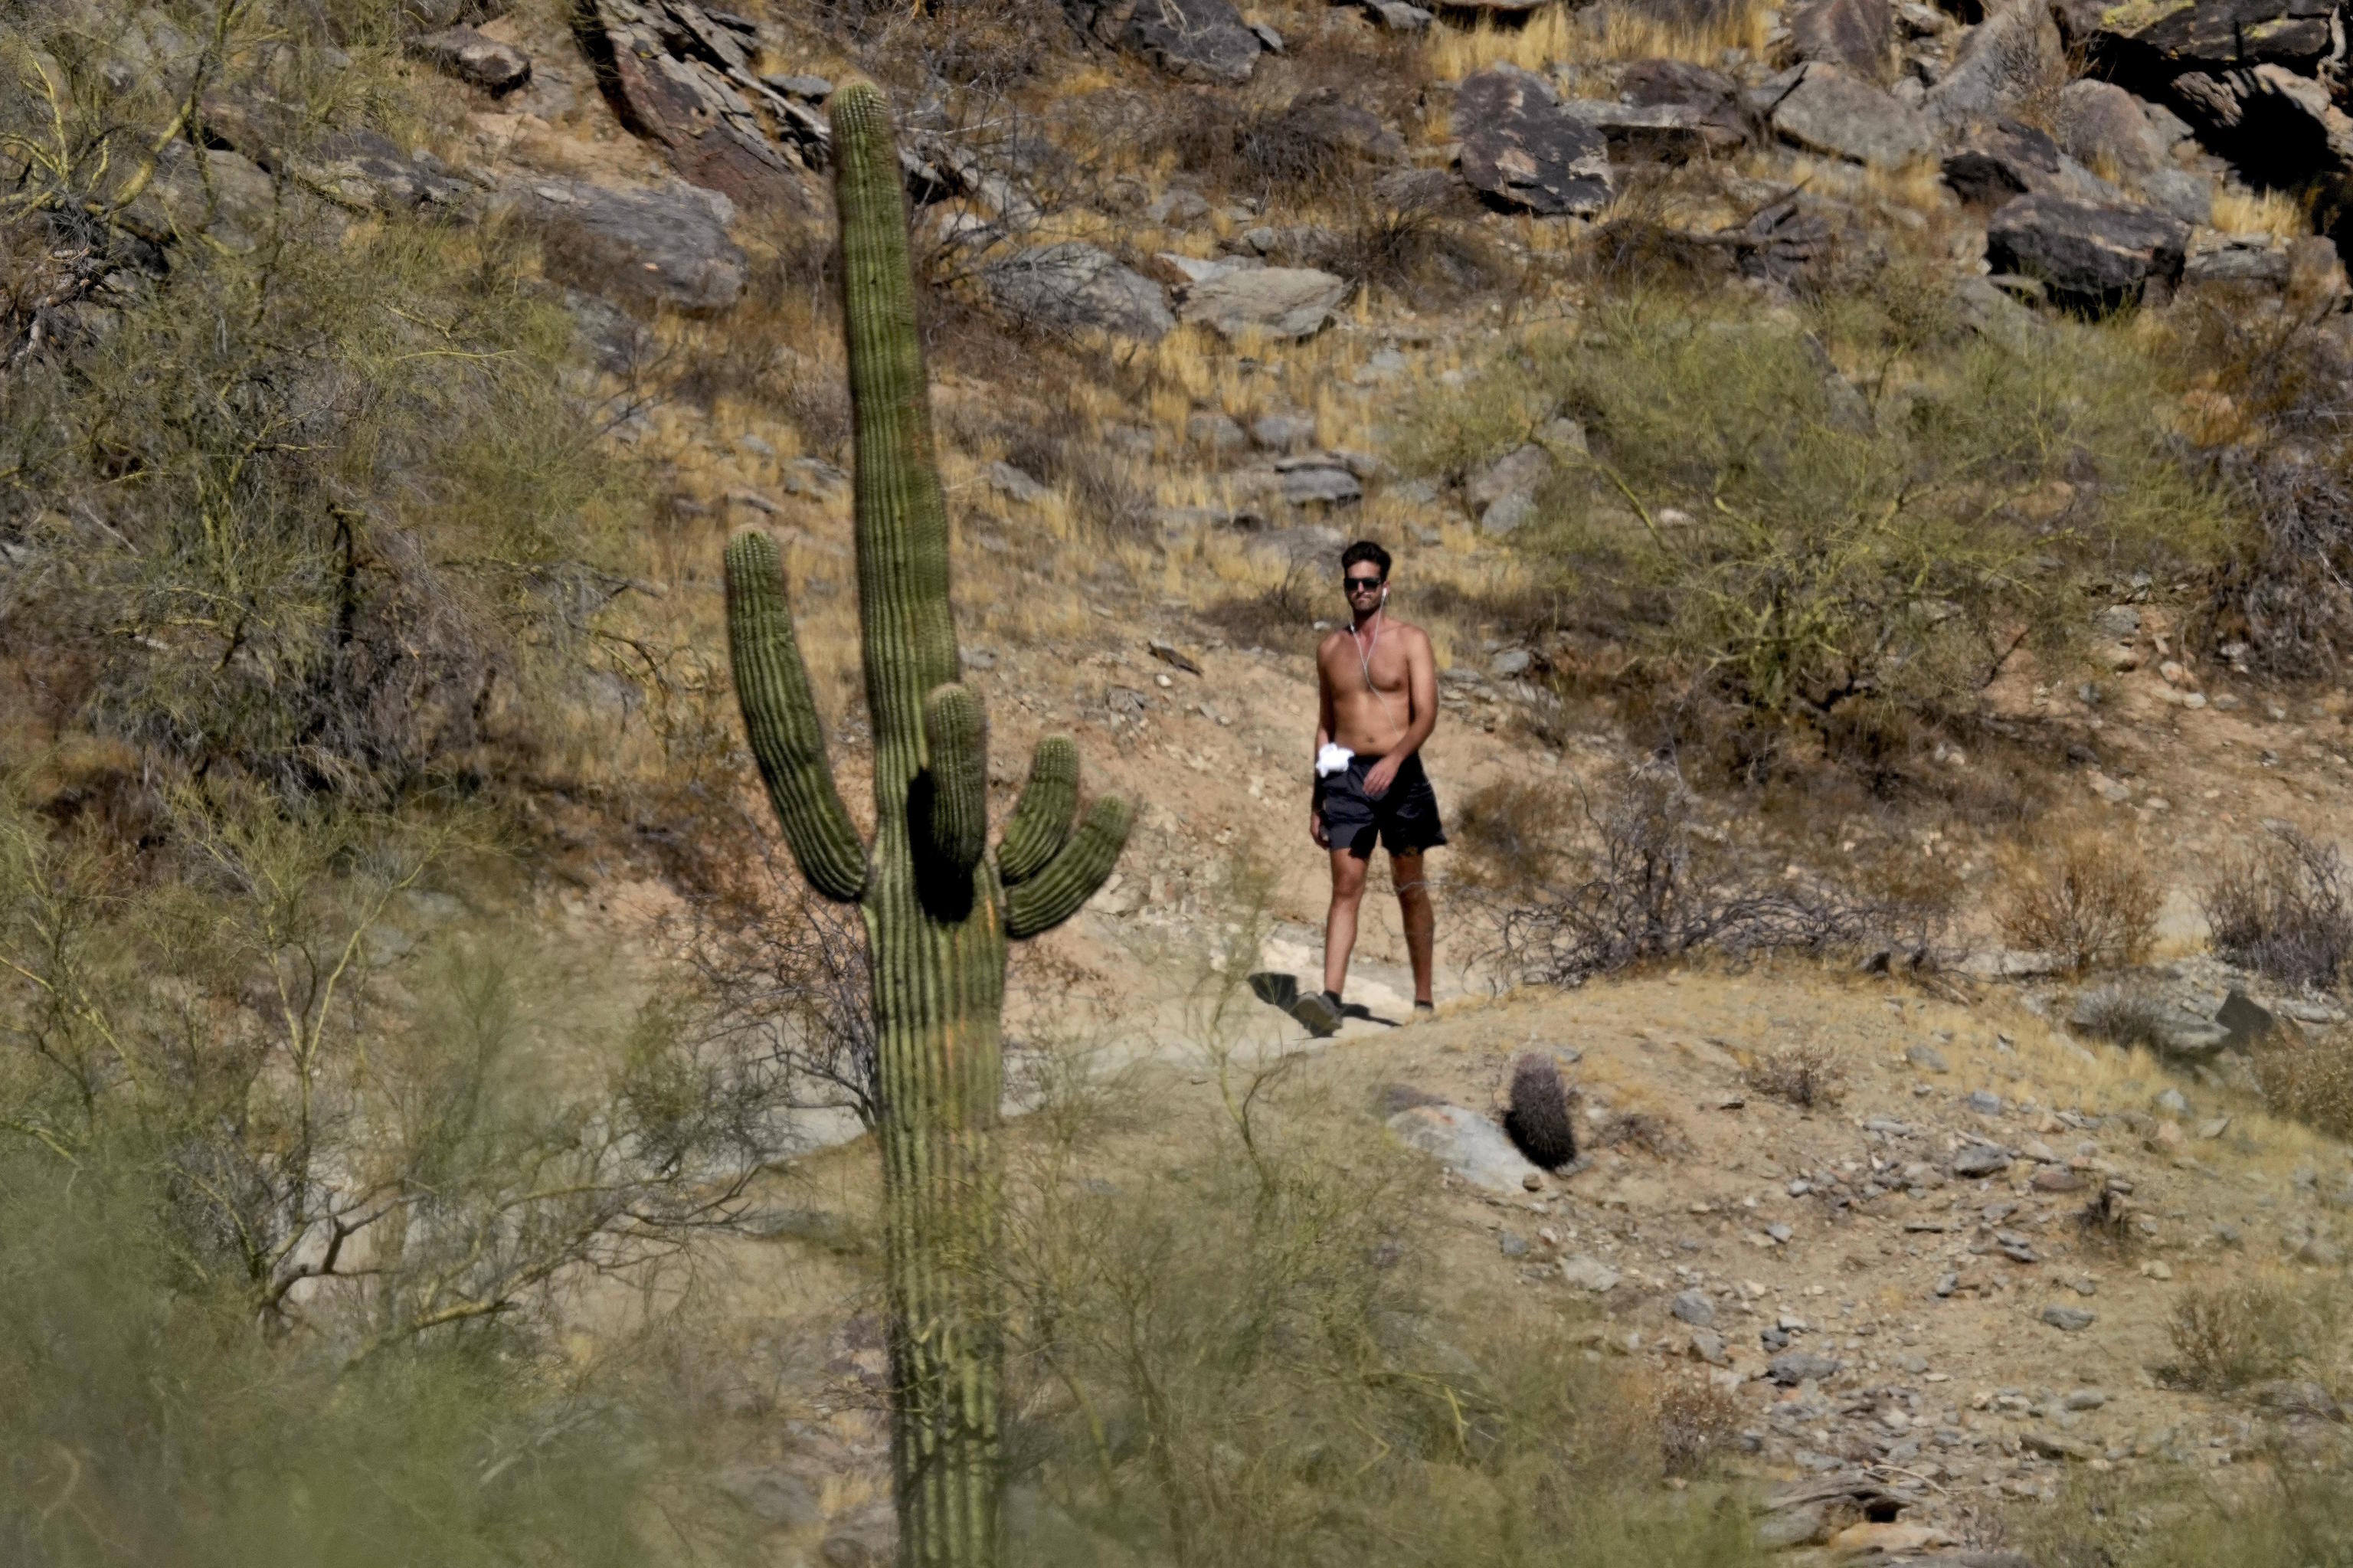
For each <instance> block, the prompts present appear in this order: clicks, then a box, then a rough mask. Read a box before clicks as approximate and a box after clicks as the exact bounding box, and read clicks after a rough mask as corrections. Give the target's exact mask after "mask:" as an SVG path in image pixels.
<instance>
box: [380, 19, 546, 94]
mask: <svg viewBox="0 0 2353 1568" xmlns="http://www.w3.org/2000/svg"><path fill="white" fill-rule="evenodd" d="M408 52H409V53H410V54H412V55H414V56H416V57H417V58H418V59H420V60H423V61H424V62H425V63H426V64H427V65H429V66H431V67H432V68H433V69H436V70H438V71H439V72H441V73H442V74H443V75H445V76H451V77H455V78H456V79H458V80H459V81H462V82H464V83H466V84H467V85H468V86H470V87H479V88H480V89H481V90H483V91H485V92H488V93H491V94H493V95H495V94H499V93H505V92H512V91H513V90H515V89H516V88H518V87H521V86H522V84H523V83H524V82H527V81H529V80H530V79H531V57H530V56H528V55H526V54H524V53H523V52H522V50H521V49H519V48H515V47H514V46H513V45H512V44H501V43H499V42H497V41H496V40H494V39H491V38H486V37H482V35H481V34H480V33H478V32H476V31H474V29H473V28H471V27H446V28H444V29H442V30H441V31H440V32H438V33H423V34H419V35H418V36H417V37H413V38H411V39H409V40H408Z"/></svg>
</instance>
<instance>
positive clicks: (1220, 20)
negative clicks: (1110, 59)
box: [1064, 0, 1266, 84]
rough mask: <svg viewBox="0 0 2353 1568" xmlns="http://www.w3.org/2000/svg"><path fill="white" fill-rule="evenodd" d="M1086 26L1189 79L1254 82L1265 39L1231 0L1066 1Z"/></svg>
mask: <svg viewBox="0 0 2353 1568" xmlns="http://www.w3.org/2000/svg"><path fill="white" fill-rule="evenodd" d="M1064 8H1065V9H1066V10H1070V11H1071V13H1072V14H1073V16H1075V17H1077V18H1079V19H1080V20H1081V24H1082V26H1085V27H1087V28H1088V30H1090V31H1092V32H1093V33H1094V34H1095V36H1096V37H1102V38H1103V39H1104V40H1105V41H1106V42H1110V43H1113V44H1116V45H1117V46H1118V47H1119V48H1124V49H1126V50H1128V51H1130V52H1131V53H1134V54H1136V55H1139V56H1141V57H1143V58H1145V59H1147V60H1149V61H1151V62H1152V63H1153V64H1154V65H1155V66H1157V67H1158V68H1159V69H1162V70H1165V71H1166V72H1167V73H1168V74H1169V75H1171V76H1176V77H1181V78H1184V79H1187V80H1188V81H1209V82H1225V83H1229V84H1230V83H1235V82H1242V81H1247V80H1249V79H1250V72H1251V71H1253V70H1255V69H1257V67H1258V58H1259V56H1260V55H1261V54H1264V53H1265V52H1266V40H1265V39H1264V38H1261V37H1259V35H1258V34H1257V33H1255V32H1253V31H1251V30H1250V26H1249V24H1248V23H1246V22H1244V21H1243V20H1242V18H1241V14H1240V12H1238V11H1236V10H1235V9H1234V7H1233V4H1232V0H1064Z"/></svg>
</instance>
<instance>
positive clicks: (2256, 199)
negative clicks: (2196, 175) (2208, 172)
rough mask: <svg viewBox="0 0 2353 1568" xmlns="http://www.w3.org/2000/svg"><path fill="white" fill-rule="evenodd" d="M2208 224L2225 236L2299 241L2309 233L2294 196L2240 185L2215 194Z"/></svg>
mask: <svg viewBox="0 0 2353 1568" xmlns="http://www.w3.org/2000/svg"><path fill="white" fill-rule="evenodd" d="M2208 221H2209V222H2211V224H2212V225H2213V227H2214V228H2218V229H2221V231H2222V232H2223V233H2225V234H2268V235H2271V236H2273V237H2274V238H2278V239H2301V238H2304V237H2305V236H2306V235H2307V234H2310V233H2311V232H2312V220H2311V218H2310V217H2308V216H2307V215H2306V212H2305V210H2304V207H2302V206H2301V205H2300V204H2299V203H2298V202H2297V200H2296V198H2295V196H2291V195H2289V194H2288V193H2286V192H2284V191H2259V190H2255V189H2253V188H2252V187H2251V186H2247V185H2223V186H2222V187H2221V189H2220V190H2218V191H2216V192H2215V193H2214V211H2213V216H2212V217H2211V218H2210V219H2209V220H2208Z"/></svg>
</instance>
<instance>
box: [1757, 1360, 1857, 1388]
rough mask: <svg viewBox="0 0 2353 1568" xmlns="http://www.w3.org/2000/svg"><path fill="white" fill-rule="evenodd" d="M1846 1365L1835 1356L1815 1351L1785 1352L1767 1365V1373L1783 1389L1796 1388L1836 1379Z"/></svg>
mask: <svg viewBox="0 0 2353 1568" xmlns="http://www.w3.org/2000/svg"><path fill="white" fill-rule="evenodd" d="M1845 1364H1846V1363H1845V1362H1843V1361H1840V1360H1838V1359H1837V1358H1836V1357H1834V1356H1826V1355H1822V1354H1820V1352H1818V1351H1782V1352H1781V1353H1780V1354H1779V1355H1778V1356H1775V1357H1774V1358H1773V1359H1772V1360H1771V1361H1767V1362H1766V1363H1765V1372H1766V1375H1767V1376H1768V1377H1770V1378H1771V1379H1772V1380H1773V1381H1774V1382H1775V1383H1779V1384H1780V1385H1781V1386H1782V1387H1784V1388H1795V1387H1796V1386H1797V1385H1798V1384H1799V1383H1820V1382H1821V1381H1822V1380H1824V1379H1825V1378H1831V1377H1835V1376H1837V1375H1838V1372H1839V1369H1840V1368H1841V1367H1842V1366H1844V1365H1845Z"/></svg>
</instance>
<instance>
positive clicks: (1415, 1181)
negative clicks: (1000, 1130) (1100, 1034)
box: [1008, 1053, 1754, 1568]
mask: <svg viewBox="0 0 2353 1568" xmlns="http://www.w3.org/2000/svg"><path fill="white" fill-rule="evenodd" d="M1213 1054H1219V1060H1220V1063H1221V1065H1220V1067H1219V1076H1220V1081H1221V1083H1222V1084H1223V1085H1224V1086H1225V1089H1226V1093H1225V1095H1224V1096H1223V1097H1222V1105H1223V1108H1222V1109H1220V1110H1217V1111H1213V1112H1211V1113H1210V1115H1209V1119H1208V1121H1207V1122H1206V1123H1205V1122H1203V1121H1200V1120H1198V1119H1194V1118H1193V1117H1189V1116H1184V1115H1182V1113H1179V1115H1178V1116H1177V1117H1176V1118H1172V1116H1171V1110H1172V1106H1171V1104H1170V1102H1168V1101H1166V1099H1165V1097H1159V1096H1155V1097H1154V1099H1153V1102H1152V1106H1153V1108H1152V1111H1151V1115H1150V1117H1149V1118H1148V1119H1149V1120H1150V1121H1151V1122H1152V1123H1153V1124H1154V1126H1155V1130H1156V1131H1157V1132H1160V1133H1167V1134H1173V1135H1175V1138H1176V1142H1175V1143H1174V1144H1172V1145H1168V1146H1166V1147H1167V1148H1168V1149H1169V1150H1170V1151H1171V1152H1172V1153H1173V1152H1181V1160H1182V1164H1181V1166H1180V1167H1178V1168H1176V1169H1174V1170H1171V1169H1167V1168H1166V1167H1164V1166H1161V1165H1159V1164H1158V1163H1157V1160H1156V1158H1155V1160H1145V1161H1138V1160H1134V1159H1129V1160H1124V1161H1122V1163H1121V1167H1120V1170H1119V1173H1118V1175H1117V1176H1116V1178H1115V1179H1114V1180H1112V1181H1104V1180H1102V1179H1100V1178H1096V1177H1093V1176H1092V1174H1091V1172H1092V1171H1094V1170H1096V1169H1099V1168H1100V1167H1098V1166H1097V1165H1095V1164H1094V1163H1093V1160H1094V1159H1095V1158H1096V1156H1094V1155H1092V1153H1091V1150H1096V1149H1099V1148H1102V1147H1105V1146H1102V1145H1098V1144H1096V1143H1095V1142H1094V1139H1096V1138H1098V1137H1100V1136H1101V1134H1102V1128H1101V1127H1100V1125H1099V1124H1091V1123H1088V1122H1085V1121H1080V1122H1076V1123H1071V1124H1067V1125H1069V1126H1071V1128H1072V1133H1073V1139H1074V1140H1073V1141H1071V1142H1062V1141H1060V1140H1056V1139H1024V1140H1021V1142H1020V1144H1019V1146H1018V1151H1017V1153H1016V1155H1015V1162H1014V1167H1013V1169H1014V1172H1015V1176H1014V1181H1013V1183H1012V1191H1013V1192H1014V1193H1015V1201H1014V1203H1013V1212H1014V1214H1015V1223H1014V1224H1013V1225H1012V1227H1011V1234H1012V1236H1013V1245H1012V1246H1011V1248H1010V1249H1009V1254H1008V1277H1009V1281H1010V1284H1011V1286H1012V1289H1013V1295H1014V1298H1015V1299H1016V1300H1017V1301H1018V1303H1019V1308H1018V1312H1017V1313H1016V1320H1015V1324H1014V1329H1013V1338H1012V1348H1013V1351H1014V1354H1013V1356H1012V1358H1011V1365H1012V1366H1013V1368H1015V1369H1017V1376H1018V1380H1019V1383H1020V1387H1019V1389H1018V1391H1009V1392H1018V1393H1019V1394H1020V1397H1019V1398H1018V1400H1017V1399H1013V1398H1008V1410H1018V1411H1019V1412H1021V1413H1022V1414H1021V1417H1020V1419H1019V1420H1018V1421H1017V1422H1016V1423H1015V1424H1014V1425H1013V1427H1012V1429H1011V1430H1009V1431H1008V1450H1009V1451H1010V1453H1011V1454H1012V1455H1013V1457H1014V1460H1015V1468H1016V1470H1017V1474H1018V1479H1017V1485H1018V1487H1019V1488H1020V1489H1021V1490H1022V1491H1023V1493H1024V1494H1026V1495H1029V1496H1030V1497H1033V1498H1035V1499H1037V1506H1036V1508H1035V1510H1033V1515H1034V1517H1033V1519H1032V1520H1031V1522H1029V1523H1028V1524H1027V1525H1025V1526H1024V1527H1022V1528H1023V1534H1022V1537H1021V1546H1022V1550H1023V1552H1024V1555H1025V1557H1026V1558H1027V1559H1028V1560H1029V1561H1034V1562H1045V1563H1086V1562H1097V1561H1101V1559H1102V1554H1103V1551H1104V1550H1105V1549H1106V1545H1107V1543H1109V1542H1117V1543H1118V1545H1119V1549H1120V1552H1121V1554H1122V1555H1123V1556H1124V1557H1129V1558H1132V1559H1134V1560H1138V1561H1145V1562H1167V1563H1176V1564H1183V1565H1191V1564H1208V1563H1219V1564H1226V1563H1231V1564H1237V1565H1240V1568H1255V1565H1258V1564H1276V1563H1283V1564H1295V1563H1333V1564H1337V1563H1372V1564H1387V1563H1397V1564H1400V1565H1402V1564H1407V1563H1449V1562H1482V1563H1503V1564H1507V1565H1513V1568H1517V1565H1521V1564H1526V1565H1529V1568H1535V1564H1545V1565H1547V1568H1569V1565H1576V1568H1585V1565H1592V1568H1604V1565H1609V1568H1618V1565H1620V1564H1623V1565H1625V1568H1633V1565H1634V1564H1637V1563H1668V1564H1678V1565H1681V1564H1689V1565H1692V1568H1698V1565H1699V1564H1713V1563H1740V1562H1748V1561H1752V1560H1754V1556H1753V1548H1752V1547H1751V1546H1750V1544H1749V1542H1748V1540H1747V1527H1746V1518H1745V1512H1746V1510H1742V1509H1739V1508H1737V1507H1734V1506H1726V1499H1722V1498H1721V1496H1720V1495H1719V1494H1715V1493H1714V1492H1712V1490H1711V1489H1705V1488H1694V1489H1692V1490H1691V1491H1688V1492H1684V1493H1670V1494H1663V1495H1662V1493H1661V1491H1660V1489H1658V1486H1657V1480H1658V1476H1659V1467H1660V1464H1661V1459H1662V1452H1663V1451H1664V1450H1666V1449H1668V1448H1669V1447H1672V1453H1673V1455H1674V1462H1675V1463H1676V1464H1678V1465H1698V1464H1701V1463H1704V1452H1705V1451H1706V1450H1707V1448H1708V1447H1709V1446H1710V1444H1711V1443H1712V1441H1713V1440H1714V1437H1715V1434H1716V1432H1717V1431H1718V1426H1717V1424H1716V1419H1715V1412H1713V1411H1711V1410H1708V1409H1704V1408H1702V1407H1700V1406H1697V1405H1693V1406H1690V1407H1685V1406H1683V1405H1681V1404H1678V1405H1677V1406H1676V1407H1675V1414H1676V1417H1677V1419H1676V1423H1675V1425H1673V1427H1672V1435H1671V1436H1669V1437H1667V1438H1665V1439H1662V1436H1661V1430H1662V1429H1661V1427H1660V1426H1659V1425H1658V1422H1657V1420H1656V1414H1657V1413H1656V1411H1655V1410H1654V1408H1653V1407H1652V1405H1651V1403H1650V1400H1649V1398H1648V1393H1649V1390H1648V1389H1647V1388H1646V1387H1645V1386H1644V1385H1643V1384H1642V1383H1639V1382H1637V1381H1635V1380H1633V1379H1632V1378H1630V1377H1628V1376H1626V1375H1624V1374H1622V1373H1621V1372H1620V1371H1619V1370H1618V1369H1617V1368H1615V1367H1613V1366H1609V1365H1598V1364H1595V1363H1593V1362H1589V1361H1586V1360H1585V1358H1584V1356H1583V1354H1582V1353H1581V1352H1580V1351H1578V1350H1577V1348H1576V1347H1575V1346H1574V1345H1573V1344H1571V1343H1570V1342H1569V1337H1568V1336H1567V1335H1563V1334H1561V1333H1559V1332H1558V1331H1557V1330H1556V1328H1552V1327H1550V1325H1551V1324H1552V1323H1553V1322H1554V1319H1550V1318H1549V1316H1547V1315H1542V1314H1539V1315H1538V1316H1535V1317H1529V1318H1525V1319H1523V1318H1522V1317H1521V1316H1520V1315H1519V1314H1520V1313H1521V1312H1522V1311H1524V1310H1525V1306H1524V1304H1522V1303H1521V1302H1520V1301H1519V1300H1518V1299H1517V1298H1516V1297H1515V1296H1514V1294H1513V1293H1510V1292H1505V1293H1504V1295H1503V1296H1502V1297H1501V1298H1498V1299H1497V1300H1496V1301H1495V1302H1494V1303H1493V1304H1492V1306H1490V1305H1488V1304H1485V1303H1482V1304H1480V1305H1479V1306H1477V1307H1476V1308H1468V1309H1466V1306H1467V1304H1466V1303H1465V1302H1464V1301H1463V1299H1462V1298H1461V1291H1462V1289H1463V1288H1464V1282H1462V1281H1461V1280H1460V1279H1455V1280H1450V1281H1447V1282H1444V1283H1443V1284H1442V1285H1441V1284H1440V1281H1438V1280H1437V1279H1435V1278H1433V1277H1431V1275H1430V1272H1429V1259H1430V1256H1431V1255H1432V1252H1431V1246H1430V1243H1431V1242H1432V1241H1433V1240H1434V1237H1433V1235H1432V1233H1431V1231H1430V1226H1431V1225H1432V1224H1434V1223H1436V1217H1435V1216H1434V1215H1432V1214H1431V1213H1429V1212H1428V1210H1427V1208H1426V1204H1425V1202H1424V1195H1425V1194H1426V1193H1427V1192H1429V1191H1430V1187H1429V1185H1428V1175H1427V1171H1426V1168H1425V1167H1423V1166H1422V1165H1421V1163H1420V1162H1419V1160H1418V1159H1415V1158H1412V1157H1409V1156H1406V1155H1404V1154H1403V1151H1401V1150H1398V1149H1396V1148H1395V1146H1394V1145H1392V1144H1390V1143H1389V1142H1388V1139H1386V1138H1385V1137H1384V1136H1383V1135H1382V1133H1381V1132H1380V1129H1379V1127H1378V1124H1377V1122H1373V1121H1371V1120H1369V1119H1364V1118H1363V1113H1362V1112H1361V1111H1357V1112H1353V1113H1352V1112H1350V1111H1349V1110H1347V1109H1345V1107H1354V1106H1356V1105H1357V1104H1358V1103H1359V1101H1360V1095H1361V1091H1360V1087H1358V1086H1348V1085H1345V1083H1342V1082H1339V1081H1336V1080H1334V1079H1331V1078H1328V1077H1325V1076H1324V1075H1320V1074H1319V1073H1318V1072H1317V1071H1316V1069H1315V1068H1314V1066H1313V1065H1310V1064H1306V1063H1305V1062H1304V1061H1303V1059H1302V1058H1297V1057H1293V1058H1290V1059H1288V1060H1287V1061H1283V1062H1271V1063H1265V1064H1256V1063H1244V1062H1241V1061H1240V1060H1238V1059H1236V1058H1234V1057H1233V1056H1231V1055H1230V1054H1222V1053H1213ZM1433 1287H1436V1288H1433ZM1441 1302H1443V1304H1444V1310H1443V1312H1442V1313H1441V1311H1440V1303H1441ZM1540 1323H1542V1324H1545V1325H1546V1327H1544V1328H1539V1327H1538V1325H1539V1324H1540ZM1458 1324H1461V1325H1467V1326H1468V1327H1466V1328H1462V1329H1458V1328H1457V1327H1456V1325H1458Z"/></svg>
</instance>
